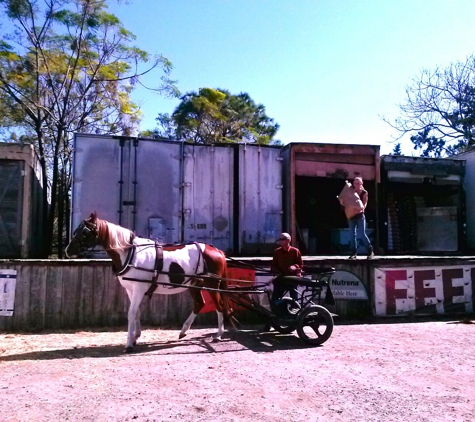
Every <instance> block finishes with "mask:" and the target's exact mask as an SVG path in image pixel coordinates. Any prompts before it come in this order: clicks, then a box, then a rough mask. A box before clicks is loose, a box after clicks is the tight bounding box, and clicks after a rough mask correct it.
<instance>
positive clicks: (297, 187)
mask: <svg viewBox="0 0 475 422" xmlns="http://www.w3.org/2000/svg"><path fill="white" fill-rule="evenodd" d="M282 156H283V160H284V163H283V168H284V171H283V180H284V193H283V197H284V216H285V219H284V221H285V224H284V229H285V230H287V231H289V233H290V234H291V235H292V238H293V243H294V244H296V245H297V246H298V247H299V248H300V250H301V251H302V253H304V254H309V255H329V254H337V255H339V254H347V253H349V251H350V244H349V236H345V233H346V231H347V230H348V229H347V228H348V222H347V220H346V217H345V214H344V212H343V210H342V207H341V205H340V203H339V201H338V200H337V195H338V194H339V193H340V192H341V190H342V188H343V186H344V183H345V180H348V181H350V182H352V181H353V179H354V178H355V177H362V178H363V181H364V187H365V189H366V190H367V191H368V197H369V202H368V207H367V209H366V212H365V215H366V222H367V227H368V232H369V233H371V235H372V237H373V241H374V245H375V246H376V247H377V246H378V231H377V230H376V228H377V226H378V207H377V204H378V200H379V199H378V184H379V182H380V169H379V166H380V162H379V146H377V145H346V144H319V143H297V144H288V145H286V146H285V147H284V148H283V149H282ZM359 250H360V252H366V250H365V249H359Z"/></svg>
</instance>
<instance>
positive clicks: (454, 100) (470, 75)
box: [385, 55, 475, 157]
mask: <svg viewBox="0 0 475 422" xmlns="http://www.w3.org/2000/svg"><path fill="white" fill-rule="evenodd" d="M400 111H401V115H400V117H399V118H397V119H396V120H395V122H394V123H390V122H388V121H387V119H385V120H386V121H387V122H388V123H390V124H391V126H393V127H394V128H396V129H397V130H398V131H399V133H400V137H402V136H403V135H406V134H412V136H411V141H412V142H413V144H414V148H415V149H416V150H417V149H420V150H422V155H423V156H436V157H438V156H441V155H448V156H450V155H453V154H455V153H457V152H461V151H463V150H465V149H466V148H470V147H472V146H473V145H474V144H475V56H473V55H472V56H470V57H468V58H467V59H466V60H465V62H456V63H452V64H451V65H450V66H449V67H447V68H440V67H438V68H436V69H435V70H432V71H431V70H423V71H422V72H421V74H420V76H419V77H418V78H415V79H413V83H412V85H411V86H409V87H407V88H406V101H405V103H404V104H402V105H400Z"/></svg>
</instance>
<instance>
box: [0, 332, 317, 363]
mask: <svg viewBox="0 0 475 422" xmlns="http://www.w3.org/2000/svg"><path fill="white" fill-rule="evenodd" d="M308 347H315V346H309V345H308V344H306V343H305V342H303V341H302V340H301V339H300V338H298V337H297V336H296V335H295V334H285V335H284V334H280V333H278V332H276V331H273V332H265V333H262V332H260V331H258V330H252V329H251V330H239V331H238V330H234V331H228V332H226V333H225V334H224V336H223V339H222V340H221V341H213V339H212V337H211V336H210V335H209V334H204V335H198V336H193V333H192V332H191V333H190V334H189V337H187V338H184V339H181V340H167V341H155V342H143V343H142V342H139V343H138V344H137V345H136V346H135V348H134V350H133V352H132V353H128V354H125V353H124V345H111V344H106V345H100V346H89V347H79V346H75V347H71V348H64V349H57V350H46V351H43V350H42V351H36V352H27V353H18V354H12V355H8V356H0V362H12V361H23V360H57V359H84V358H98V359H100V358H111V357H117V356H124V357H127V356H133V355H141V354H158V355H170V354H180V355H183V354H203V353H229V352H240V351H245V350H251V351H253V352H256V353H262V352H275V351H278V350H290V349H304V348H308Z"/></svg>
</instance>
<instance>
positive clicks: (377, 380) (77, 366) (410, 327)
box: [0, 320, 475, 422]
mask: <svg viewBox="0 0 475 422" xmlns="http://www.w3.org/2000/svg"><path fill="white" fill-rule="evenodd" d="M256 328H258V327H253V328H251V329H247V330H243V331H240V332H229V333H227V335H226V336H225V337H224V339H223V341H222V342H221V343H212V342H211V339H210V335H211V334H212V333H214V331H215V330H214V329H196V328H195V329H192V330H191V332H190V334H189V336H188V337H186V338H185V339H183V340H180V341H178V340H177V338H178V330H161V329H156V328H148V329H145V330H144V331H143V334H142V341H141V343H140V344H139V345H138V346H137V348H136V351H135V352H134V353H132V354H127V355H125V354H123V353H122V350H123V346H124V343H125V337H126V334H125V329H124V330H121V331H108V332H105V331H104V332H101V331H82V332H73V331H71V332H64V333H40V334H1V335H0V403H1V406H0V409H1V410H0V414H1V419H2V420H3V421H51V420H53V421H66V420H68V421H166V420H180V421H251V420H252V421H365V422H366V421H378V422H379V421H428V422H429V421H430V422H434V421H444V422H447V421H473V420H475V359H474V352H475V324H473V323H471V322H470V321H469V320H467V321H464V322H462V321H458V320H453V321H429V322H412V323H408V322H404V323H401V322H399V323H385V324H381V323H379V324H376V323H362V324H351V325H344V324H337V325H336V326H335V328H334V331H333V335H332V337H331V338H330V339H329V340H328V341H327V342H326V343H325V344H323V345H322V346H319V347H310V346H307V345H306V344H305V343H303V342H302V340H300V339H299V338H298V337H297V336H296V334H290V335H282V334H278V333H276V332H275V331H272V332H270V333H259V332H258V330H257V329H256Z"/></svg>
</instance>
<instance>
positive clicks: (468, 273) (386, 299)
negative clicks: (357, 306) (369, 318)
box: [374, 265, 475, 315]
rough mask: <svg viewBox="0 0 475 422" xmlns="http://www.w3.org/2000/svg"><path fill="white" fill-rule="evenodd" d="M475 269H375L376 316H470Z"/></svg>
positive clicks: (474, 287) (474, 288)
mask: <svg viewBox="0 0 475 422" xmlns="http://www.w3.org/2000/svg"><path fill="white" fill-rule="evenodd" d="M474 292H475V266H471V265H460V266H451V267H413V268H411V267H409V268H407V267H406V268H375V270H374V296H375V297H374V299H375V312H376V315H400V314H404V313H407V312H415V313H420V314H436V313H437V314H444V313H456V312H461V313H471V312H473V309H474V300H475V299H474Z"/></svg>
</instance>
